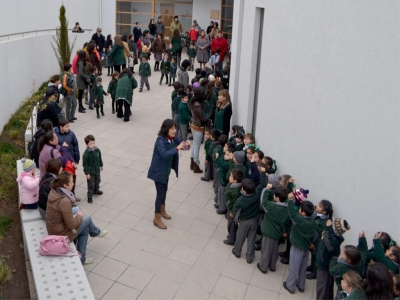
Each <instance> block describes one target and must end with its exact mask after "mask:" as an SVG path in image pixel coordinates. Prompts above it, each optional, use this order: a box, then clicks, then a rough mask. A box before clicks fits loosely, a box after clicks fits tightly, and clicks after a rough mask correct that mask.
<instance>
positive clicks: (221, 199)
mask: <svg viewBox="0 0 400 300" xmlns="http://www.w3.org/2000/svg"><path fill="white" fill-rule="evenodd" d="M213 131H214V130H213ZM227 141H228V137H227V136H226V135H224V134H223V135H221V136H220V137H219V138H218V145H217V146H216V147H215V149H214V150H213V155H212V157H213V160H214V162H213V163H214V167H216V169H217V170H218V171H217V172H215V173H214V182H215V177H217V184H216V185H214V192H216V195H217V201H216V204H214V207H215V208H217V213H218V214H226V212H227V210H226V203H225V187H226V185H227V184H228V178H226V171H227V170H226V168H225V167H224V166H223V165H222V164H221V160H222V157H224V152H225V151H226V149H225V145H226V142H227ZM210 148H211V147H210ZM217 154H218V155H217ZM218 158H221V160H219V161H217V160H218ZM222 167H224V168H222ZM228 169H229V168H228ZM214 201H215V198H214ZM221 203H223V205H224V206H223V209H224V211H223V212H221V211H220V209H221V206H220V205H221Z"/></svg>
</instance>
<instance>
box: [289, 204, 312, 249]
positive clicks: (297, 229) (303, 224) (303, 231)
mask: <svg viewBox="0 0 400 300" xmlns="http://www.w3.org/2000/svg"><path fill="white" fill-rule="evenodd" d="M294 206H295V205H294V202H293V201H288V214H289V217H290V219H291V220H292V222H293V227H292V232H291V233H290V242H291V243H292V245H293V246H295V247H297V248H299V249H301V250H304V251H308V250H310V244H311V239H312V238H313V237H314V235H315V223H314V218H313V217H312V216H311V217H304V216H301V215H300V214H299V211H298V210H297V211H296V210H295V209H294Z"/></svg>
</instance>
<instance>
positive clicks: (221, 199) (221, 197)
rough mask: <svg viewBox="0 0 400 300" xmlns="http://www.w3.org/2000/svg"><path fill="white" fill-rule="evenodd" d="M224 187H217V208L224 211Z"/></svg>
mask: <svg viewBox="0 0 400 300" xmlns="http://www.w3.org/2000/svg"><path fill="white" fill-rule="evenodd" d="M225 188H226V187H225V186H222V185H219V187H218V206H219V210H222V211H226V210H227V206H226V201H225Z"/></svg>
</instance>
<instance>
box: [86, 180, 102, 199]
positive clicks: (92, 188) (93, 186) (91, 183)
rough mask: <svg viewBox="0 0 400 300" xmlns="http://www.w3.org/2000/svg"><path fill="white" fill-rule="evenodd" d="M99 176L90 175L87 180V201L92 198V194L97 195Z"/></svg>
mask: <svg viewBox="0 0 400 300" xmlns="http://www.w3.org/2000/svg"><path fill="white" fill-rule="evenodd" d="M100 181H101V180H100V174H97V175H93V174H90V179H87V186H88V193H87V196H88V199H92V198H93V194H97V193H98V192H99V188H100Z"/></svg>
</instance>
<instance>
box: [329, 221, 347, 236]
mask: <svg viewBox="0 0 400 300" xmlns="http://www.w3.org/2000/svg"><path fill="white" fill-rule="evenodd" d="M349 229H350V225H349V224H348V223H347V221H346V220H345V219H341V218H333V221H332V230H333V232H334V233H335V234H336V235H342V234H343V233H345V232H346V231H347V230H349Z"/></svg>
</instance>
